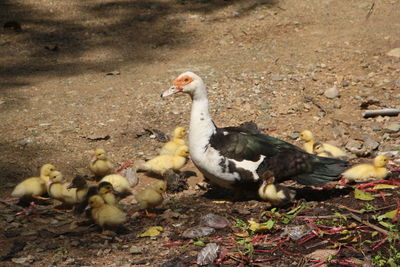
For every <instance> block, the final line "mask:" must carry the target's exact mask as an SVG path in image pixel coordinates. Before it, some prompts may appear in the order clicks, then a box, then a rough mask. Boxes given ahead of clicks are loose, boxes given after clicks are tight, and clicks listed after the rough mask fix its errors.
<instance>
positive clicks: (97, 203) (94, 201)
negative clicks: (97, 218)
mask: <svg viewBox="0 0 400 267" xmlns="http://www.w3.org/2000/svg"><path fill="white" fill-rule="evenodd" d="M103 205H104V199H103V198H102V197H101V196H99V195H94V196H91V197H90V198H89V206H90V207H91V208H92V209H93V208H94V209H95V208H100V207H101V206H103Z"/></svg>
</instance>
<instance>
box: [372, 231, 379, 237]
mask: <svg viewBox="0 0 400 267" xmlns="http://www.w3.org/2000/svg"><path fill="white" fill-rule="evenodd" d="M377 234H379V232H378V231H373V232H372V234H371V236H372V237H374V236H376V235H377Z"/></svg>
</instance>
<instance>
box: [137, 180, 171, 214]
mask: <svg viewBox="0 0 400 267" xmlns="http://www.w3.org/2000/svg"><path fill="white" fill-rule="evenodd" d="M166 191H167V184H166V183H165V182H164V181H162V180H158V181H157V182H155V183H153V184H151V185H150V186H149V187H147V188H146V189H144V190H142V191H139V192H138V193H137V194H136V196H135V199H136V201H137V202H138V205H139V209H144V210H145V212H146V215H149V213H148V212H147V209H151V208H155V207H157V206H159V205H161V203H162V202H163V200H164V197H163V194H165V192H166Z"/></svg>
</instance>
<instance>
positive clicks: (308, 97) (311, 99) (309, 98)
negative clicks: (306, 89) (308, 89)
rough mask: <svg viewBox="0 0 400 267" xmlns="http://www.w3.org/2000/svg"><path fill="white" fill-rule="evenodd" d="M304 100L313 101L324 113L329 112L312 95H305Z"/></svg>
mask: <svg viewBox="0 0 400 267" xmlns="http://www.w3.org/2000/svg"><path fill="white" fill-rule="evenodd" d="M304 100H305V101H306V102H311V103H313V104H314V105H315V106H316V107H317V108H319V109H320V110H321V111H322V112H323V113H325V114H327V112H326V110H325V109H324V108H323V107H322V106H321V105H320V104H319V103H318V102H317V101H315V99H314V98H312V97H311V96H304Z"/></svg>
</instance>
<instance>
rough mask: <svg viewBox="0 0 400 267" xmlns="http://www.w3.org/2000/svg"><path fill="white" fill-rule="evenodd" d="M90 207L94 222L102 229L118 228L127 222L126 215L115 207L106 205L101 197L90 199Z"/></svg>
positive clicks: (96, 196)
mask: <svg viewBox="0 0 400 267" xmlns="http://www.w3.org/2000/svg"><path fill="white" fill-rule="evenodd" d="M89 206H90V207H91V208H92V211H91V215H92V218H93V220H94V221H95V222H96V224H98V225H99V226H100V227H101V228H103V230H104V228H105V227H116V226H120V225H122V224H123V223H124V222H126V214H125V212H123V211H122V210H120V209H119V208H117V207H116V206H113V205H109V204H106V203H105V202H104V199H103V198H102V197H101V196H99V195H94V196H91V197H90V198H89Z"/></svg>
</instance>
